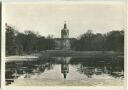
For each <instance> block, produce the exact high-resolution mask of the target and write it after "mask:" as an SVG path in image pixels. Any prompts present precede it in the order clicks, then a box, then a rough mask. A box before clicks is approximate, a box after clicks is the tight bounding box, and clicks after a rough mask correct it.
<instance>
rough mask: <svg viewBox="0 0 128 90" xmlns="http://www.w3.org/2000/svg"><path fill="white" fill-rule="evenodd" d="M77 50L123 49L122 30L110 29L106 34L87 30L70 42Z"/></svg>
mask: <svg viewBox="0 0 128 90" xmlns="http://www.w3.org/2000/svg"><path fill="white" fill-rule="evenodd" d="M71 46H72V49H74V50H77V51H85V50H86V51H118V52H123V51H124V31H123V30H121V31H116V30H115V31H110V32H108V33H106V34H101V33H96V34H94V33H93V32H92V30H88V31H87V32H86V33H85V34H82V35H81V36H80V37H79V38H78V39H76V40H75V41H74V42H73V43H72V45H71Z"/></svg>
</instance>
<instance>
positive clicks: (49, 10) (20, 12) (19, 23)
mask: <svg viewBox="0 0 128 90" xmlns="http://www.w3.org/2000/svg"><path fill="white" fill-rule="evenodd" d="M4 7H5V8H4V10H5V15H4V17H5V18H4V21H5V22H7V23H8V24H9V25H13V26H15V28H16V29H17V30H19V31H20V32H23V31H24V30H32V31H35V32H39V34H41V35H43V36H47V35H49V34H52V35H54V37H60V31H61V29H62V28H63V25H64V21H67V27H68V29H69V32H70V37H78V36H79V35H81V34H83V33H85V32H86V31H87V30H88V29H91V30H93V32H94V33H106V32H108V31H111V30H121V29H122V28H123V25H124V13H123V12H124V11H123V5H122V3H104V4H103V3H82V4H80V3H77V4H76V3H72V4H71V3H68V4H67V3H60V4H55V3H45V4H43V3H26V4H23V3H20V4H18V3H17V4H12V3H11V4H5V5H4Z"/></svg>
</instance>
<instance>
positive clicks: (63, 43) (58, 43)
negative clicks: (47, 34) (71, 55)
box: [55, 22, 71, 50]
mask: <svg viewBox="0 0 128 90" xmlns="http://www.w3.org/2000/svg"><path fill="white" fill-rule="evenodd" d="M70 47H71V38H69V29H68V28H67V24H66V22H65V24H64V28H63V29H62V30H61V38H55V49H56V50H70Z"/></svg>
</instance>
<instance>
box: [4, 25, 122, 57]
mask: <svg viewBox="0 0 128 90" xmlns="http://www.w3.org/2000/svg"><path fill="white" fill-rule="evenodd" d="M5 26H6V55H23V54H31V53H34V52H35V53H36V52H40V51H43V50H52V49H55V41H54V38H53V35H49V36H47V37H45V36H41V35H39V34H38V33H35V32H32V31H31V30H26V31H24V32H18V30H16V29H15V28H14V27H13V26H10V25H8V24H6V25H5ZM71 49H72V50H76V51H118V52H123V51H124V31H123V30H121V31H110V32H108V33H106V34H101V33H96V34H94V33H93V32H92V30H88V31H87V32H86V33H84V34H82V35H80V36H79V37H78V38H76V39H75V40H73V41H72V42H71Z"/></svg>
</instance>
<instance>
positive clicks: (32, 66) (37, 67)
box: [5, 59, 53, 85]
mask: <svg viewBox="0 0 128 90" xmlns="http://www.w3.org/2000/svg"><path fill="white" fill-rule="evenodd" d="M47 60H48V61H47ZM47 60H46V59H45V60H44V61H43V60H38V61H19V62H7V63H6V74H5V77H6V84H7V85H8V84H11V83H12V82H14V80H15V79H17V78H18V77H19V76H21V75H23V74H24V75H25V76H24V78H30V77H31V75H33V74H36V73H39V74H40V73H43V72H44V71H45V70H50V69H53V64H52V62H50V60H49V59H47Z"/></svg>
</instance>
